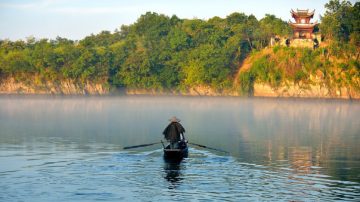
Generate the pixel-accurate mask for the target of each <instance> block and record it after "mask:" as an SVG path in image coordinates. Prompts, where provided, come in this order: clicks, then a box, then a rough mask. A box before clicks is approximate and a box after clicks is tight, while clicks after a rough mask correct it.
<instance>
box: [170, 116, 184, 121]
mask: <svg viewBox="0 0 360 202" xmlns="http://www.w3.org/2000/svg"><path fill="white" fill-rule="evenodd" d="M169 121H170V122H180V121H181V120H180V119H178V118H176V116H173V117H171V119H169Z"/></svg>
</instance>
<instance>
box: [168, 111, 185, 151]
mask: <svg viewBox="0 0 360 202" xmlns="http://www.w3.org/2000/svg"><path fill="white" fill-rule="evenodd" d="M169 121H170V123H169V125H168V126H167V127H166V128H165V129H164V132H163V134H164V136H165V139H166V140H167V141H168V142H170V149H177V148H179V143H181V142H184V141H185V136H184V133H185V129H184V127H183V126H182V125H181V124H180V119H178V118H176V116H173V117H172V118H171V119H169Z"/></svg>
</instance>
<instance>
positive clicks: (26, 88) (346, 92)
mask: <svg viewBox="0 0 360 202" xmlns="http://www.w3.org/2000/svg"><path fill="white" fill-rule="evenodd" d="M0 94H2V95H79V96H82V95H100V96H107V95H159V96H161V95H178V96H235V97H237V96H238V97H247V96H249V97H283V98H325V99H359V100H360V93H359V92H357V91H355V90H353V89H351V88H346V87H341V88H335V89H329V88H327V87H326V86H325V85H322V84H321V83H317V84H313V85H301V84H296V85H295V84H291V83H286V84H284V85H282V86H279V87H277V88H273V87H271V86H270V85H269V84H264V83H255V84H254V88H253V94H252V95H244V94H242V93H241V92H240V91H239V89H236V88H233V89H228V90H222V91H217V90H214V89H212V88H210V87H205V86H198V87H193V88H189V89H187V90H182V91H180V90H154V89H135V88H117V89H115V88H109V87H108V86H107V85H105V84H93V83H90V82H86V83H85V84H84V85H81V84H79V83H76V82H72V81H69V80H67V81H61V82H58V83H52V82H46V83H42V84H37V85H36V84H34V83H32V84H30V83H24V82H16V81H15V80H14V79H7V80H5V81H3V82H2V83H1V84H0Z"/></svg>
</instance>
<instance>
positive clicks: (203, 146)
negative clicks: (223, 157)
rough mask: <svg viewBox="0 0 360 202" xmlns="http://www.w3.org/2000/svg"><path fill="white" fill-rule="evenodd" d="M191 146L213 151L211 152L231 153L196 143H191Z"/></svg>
mask: <svg viewBox="0 0 360 202" xmlns="http://www.w3.org/2000/svg"><path fill="white" fill-rule="evenodd" d="M189 144H192V145H195V146H198V147H202V148H206V149H211V150H215V151H219V152H224V153H227V154H228V153H229V152H227V151H224V150H221V149H215V148H212V147H208V146H205V145H201V144H196V143H190V142H189Z"/></svg>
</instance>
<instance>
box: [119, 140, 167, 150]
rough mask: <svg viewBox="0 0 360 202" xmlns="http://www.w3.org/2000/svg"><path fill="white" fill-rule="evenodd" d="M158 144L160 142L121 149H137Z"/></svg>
mask: <svg viewBox="0 0 360 202" xmlns="http://www.w3.org/2000/svg"><path fill="white" fill-rule="evenodd" d="M159 143H160V142H154V143H150V144H140V145H134V146H128V147H124V148H123V149H134V148H139V147H147V146H151V145H154V144H159Z"/></svg>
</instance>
